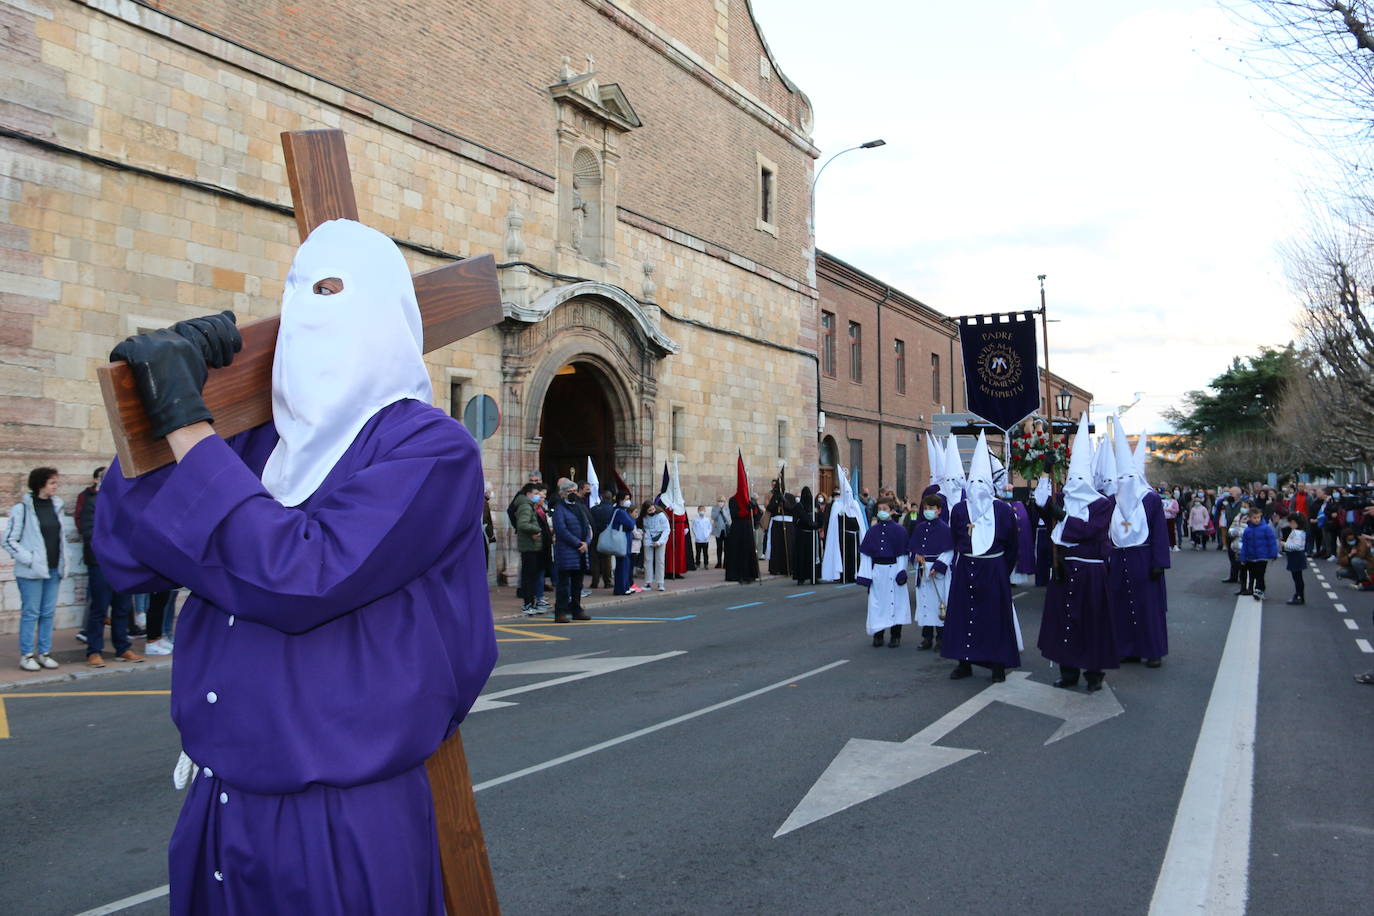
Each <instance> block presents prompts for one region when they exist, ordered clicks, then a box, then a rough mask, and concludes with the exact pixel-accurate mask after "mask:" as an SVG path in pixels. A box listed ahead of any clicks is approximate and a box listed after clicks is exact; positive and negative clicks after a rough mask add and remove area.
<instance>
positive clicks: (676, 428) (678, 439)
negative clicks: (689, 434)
mask: <svg viewBox="0 0 1374 916" xmlns="http://www.w3.org/2000/svg"><path fill="white" fill-rule="evenodd" d="M682 426H683V409H682V408H681V407H674V408H673V451H675V452H683V451H685V449H684V448H683V438H684V437H683V435H682Z"/></svg>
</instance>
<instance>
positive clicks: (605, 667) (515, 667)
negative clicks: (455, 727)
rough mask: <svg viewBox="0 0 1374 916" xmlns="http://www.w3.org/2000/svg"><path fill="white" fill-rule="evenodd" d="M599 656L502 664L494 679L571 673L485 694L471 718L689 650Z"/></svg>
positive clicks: (475, 704) (472, 710)
mask: <svg viewBox="0 0 1374 916" xmlns="http://www.w3.org/2000/svg"><path fill="white" fill-rule="evenodd" d="M597 654H598V653H586V654H583V655H567V656H563V657H562V658H542V659H539V660H538V661H532V662H516V663H515V664H511V665H502V666H501V667H499V668H497V669H496V670H495V671H493V672H492V673H491V675H492V677H497V676H499V675H503V674H505V675H529V674H561V673H563V672H565V671H567V672H571V673H570V674H568V675H567V676H566V677H556V678H553V679H552V680H547V681H540V682H539V683H537V684H525V685H524V686H521V687H512V688H510V689H509V690H498V691H496V692H495V693H484V694H482V695H481V696H480V697H478V698H477V702H476V703H473V704H472V709H471V710H469V715H470V714H471V713H474V712H486V711H487V710H488V709H500V708H501V707H503V706H514V705H515V704H514V703H506V702H503V700H504V698H505V697H510V696H515V695H517V694H521V693H529V692H530V691H531V690H543V689H544V688H545V687H556V686H558V685H559V684H567V683H571V682H572V681H580V680H582V679H583V678H588V677H596V676H597V675H598V674H610V673H611V672H612V671H620V670H623V669H625V668H633V667H635V666H636V665H646V664H648V663H649V662H657V661H662V660H663V659H665V658H672V657H673V656H675V655H684V654H686V651H685V650H683V649H677V650H675V651H673V652H664V653H663V654H662V655H626V656H621V657H619V658H597V657H596V655H597Z"/></svg>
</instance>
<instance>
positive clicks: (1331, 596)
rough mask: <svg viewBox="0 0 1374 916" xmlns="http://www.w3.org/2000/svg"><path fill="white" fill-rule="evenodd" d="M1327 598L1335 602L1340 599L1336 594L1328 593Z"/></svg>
mask: <svg viewBox="0 0 1374 916" xmlns="http://www.w3.org/2000/svg"><path fill="white" fill-rule="evenodd" d="M1326 597H1328V598H1330V599H1331V600H1332V601H1335V600H1336V599H1337V598H1339V597H1340V595H1337V594H1336V593H1335V592H1327V593H1326Z"/></svg>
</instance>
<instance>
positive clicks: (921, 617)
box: [907, 492, 954, 652]
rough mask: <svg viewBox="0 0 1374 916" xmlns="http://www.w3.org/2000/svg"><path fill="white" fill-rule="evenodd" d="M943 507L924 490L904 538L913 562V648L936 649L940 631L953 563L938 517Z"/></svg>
mask: <svg viewBox="0 0 1374 916" xmlns="http://www.w3.org/2000/svg"><path fill="white" fill-rule="evenodd" d="M943 509H944V505H943V501H942V500H941V499H940V494H939V493H938V492H937V493H927V494H926V495H925V496H924V497H922V498H921V507H920V509H919V510H918V516H919V519H920V520H919V521H917V522H916V524H915V525H914V526H912V528H911V533H910V535H909V536H908V537H907V555H908V556H910V557H911V559H912V560H913V561H915V563H916V623H917V624H918V625H919V626H920V627H921V643H920V645H918V646H917V647H916V648H918V649H929V648H931V647H934V649H935V651H936V652H939V651H940V641H941V635H942V634H943V633H944V627H945V605H946V604H947V603H948V602H949V568H950V566H951V565H952V564H953V563H954V535H953V534H952V533H951V532H950V528H949V523H948V522H946V521H944V520H943V519H942V518H941V517H940V514H941V511H942V510H943Z"/></svg>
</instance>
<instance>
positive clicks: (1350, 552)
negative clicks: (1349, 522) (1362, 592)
mask: <svg viewBox="0 0 1374 916" xmlns="http://www.w3.org/2000/svg"><path fill="white" fill-rule="evenodd" d="M1338 545H1339V546H1338V547H1337V549H1336V567H1337V568H1336V576H1337V577H1338V578H1341V579H1349V580H1350V581H1352V582H1353V583H1355V587H1356V588H1358V587H1360V585H1361V584H1363V583H1364V582H1366V581H1367V580H1368V578H1369V557H1370V548H1369V542H1368V541H1366V540H1365V539H1364V538H1361V537H1360V533H1359V531H1358V530H1357V529H1355V528H1354V527H1350V528H1346V529H1345V530H1344V531H1342V532H1341V534H1340V538H1339V540H1338Z"/></svg>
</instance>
